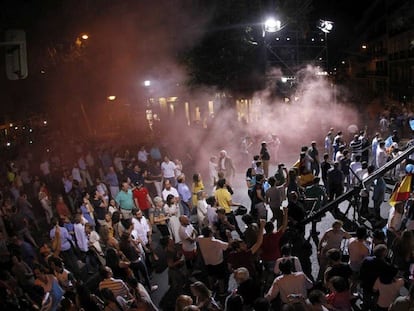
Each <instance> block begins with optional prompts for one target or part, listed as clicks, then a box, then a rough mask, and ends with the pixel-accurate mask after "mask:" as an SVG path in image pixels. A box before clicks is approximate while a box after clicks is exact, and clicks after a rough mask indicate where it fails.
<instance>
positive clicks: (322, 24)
mask: <svg viewBox="0 0 414 311" xmlns="http://www.w3.org/2000/svg"><path fill="white" fill-rule="evenodd" d="M318 28H319V29H320V30H322V31H323V32H324V33H330V32H331V31H332V29H333V22H330V21H324V20H319V25H318Z"/></svg>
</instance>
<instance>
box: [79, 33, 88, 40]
mask: <svg viewBox="0 0 414 311" xmlns="http://www.w3.org/2000/svg"><path fill="white" fill-rule="evenodd" d="M81 38H82V39H83V40H88V39H89V36H88V34H86V33H84V34H83V35H81Z"/></svg>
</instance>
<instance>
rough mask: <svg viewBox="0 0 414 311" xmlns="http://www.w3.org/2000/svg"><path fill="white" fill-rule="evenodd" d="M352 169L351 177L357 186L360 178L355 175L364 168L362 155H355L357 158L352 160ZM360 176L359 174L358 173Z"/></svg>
mask: <svg viewBox="0 0 414 311" xmlns="http://www.w3.org/2000/svg"><path fill="white" fill-rule="evenodd" d="M349 168H350V170H352V171H351V172H350V177H351V185H353V186H356V185H358V184H359V180H358V179H357V177H355V175H357V173H356V172H357V171H358V170H359V169H360V168H362V163H361V156H360V155H356V156H355V160H354V161H352V162H351V164H350V165H349ZM357 176H358V175H357Z"/></svg>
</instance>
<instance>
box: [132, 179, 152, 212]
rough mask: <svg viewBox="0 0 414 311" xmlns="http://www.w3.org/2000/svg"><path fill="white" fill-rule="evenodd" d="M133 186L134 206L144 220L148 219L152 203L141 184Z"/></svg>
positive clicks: (146, 190)
mask: <svg viewBox="0 0 414 311" xmlns="http://www.w3.org/2000/svg"><path fill="white" fill-rule="evenodd" d="M135 186H136V187H135V188H134V189H133V190H132V195H133V197H134V202H135V206H136V207H137V208H139V209H140V210H141V211H142V213H143V214H144V216H145V218H147V219H149V209H150V208H151V207H154V203H153V202H152V199H151V197H150V195H149V192H148V189H147V188H145V187H144V185H143V184H142V183H140V182H137V183H136V184H135Z"/></svg>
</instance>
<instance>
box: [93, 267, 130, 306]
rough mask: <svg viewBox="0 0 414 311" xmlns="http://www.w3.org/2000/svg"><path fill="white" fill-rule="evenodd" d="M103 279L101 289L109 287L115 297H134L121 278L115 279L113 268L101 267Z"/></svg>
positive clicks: (100, 284)
mask: <svg viewBox="0 0 414 311" xmlns="http://www.w3.org/2000/svg"><path fill="white" fill-rule="evenodd" d="M99 273H100V275H101V278H102V281H101V282H100V283H99V290H102V289H104V288H108V289H109V290H111V291H112V293H113V294H114V296H115V297H118V296H121V297H123V298H127V299H130V298H132V295H131V293H130V292H129V289H128V286H127V285H126V284H125V283H124V281H122V280H121V279H114V278H113V274H112V269H111V268H109V267H107V266H105V267H101V269H100V271H99Z"/></svg>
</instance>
